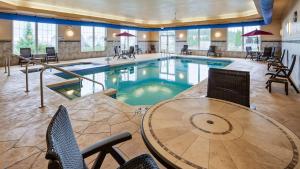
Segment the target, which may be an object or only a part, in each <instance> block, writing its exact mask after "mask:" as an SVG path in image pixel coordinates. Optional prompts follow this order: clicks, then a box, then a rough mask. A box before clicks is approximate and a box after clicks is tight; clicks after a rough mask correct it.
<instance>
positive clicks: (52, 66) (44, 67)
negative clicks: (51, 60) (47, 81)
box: [4, 55, 105, 108]
mask: <svg viewBox="0 0 300 169" xmlns="http://www.w3.org/2000/svg"><path fill="white" fill-rule="evenodd" d="M15 56H16V57H18V58H19V59H23V60H26V61H27V63H26V67H25V74H26V78H25V79H26V90H25V92H29V89H28V88H29V84H28V65H29V64H30V63H34V64H37V65H42V66H43V67H42V69H41V70H40V97H41V106H40V108H43V107H45V105H44V91H43V73H44V71H45V70H46V69H49V68H52V69H55V70H58V71H61V72H63V73H66V74H69V75H71V76H74V77H76V78H78V79H79V81H81V80H82V79H85V80H88V81H90V82H93V83H96V84H99V85H100V86H101V87H102V91H104V90H105V87H104V85H103V84H102V83H100V82H97V81H95V80H92V79H90V78H87V77H84V76H81V75H79V74H77V73H74V72H71V71H68V70H65V69H63V68H61V67H58V66H55V65H49V64H46V63H42V62H38V61H35V60H31V59H28V58H24V57H22V56H19V55H15ZM7 69H8V76H10V57H9V56H8V57H6V58H5V72H4V73H6V72H7Z"/></svg>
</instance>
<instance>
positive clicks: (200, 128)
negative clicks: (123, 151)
mask: <svg viewBox="0 0 300 169" xmlns="http://www.w3.org/2000/svg"><path fill="white" fill-rule="evenodd" d="M266 106H268V105H266ZM142 136H143V139H144V142H145V144H146V146H147V147H148V149H149V150H150V152H151V153H152V154H153V155H154V156H155V157H156V158H157V159H158V160H159V161H160V162H161V163H162V164H164V165H165V166H166V167H167V168H184V169H188V168H198V169H202V168H209V169H234V168H237V169H251V168H256V169H262V168H272V169H273V168H274V169H277V168H282V169H283V168H288V169H291V168H300V165H299V162H298V160H299V155H298V152H299V151H298V149H299V146H300V142H299V138H298V137H297V136H296V135H294V134H293V133H292V132H291V131H290V130H288V129H287V128H286V127H284V126H283V125H281V124H279V123H278V122H276V121H275V120H273V119H271V118H269V117H267V116H265V115H263V114H261V113H259V112H257V111H253V110H251V109H248V108H247V107H243V106H240V105H237V104H234V103H230V102H226V101H221V100H217V99H210V98H180V99H174V100H168V101H165V102H162V103H160V104H158V105H155V106H153V107H152V108H150V109H149V110H148V111H147V112H146V114H145V115H144V118H143V121H142Z"/></svg>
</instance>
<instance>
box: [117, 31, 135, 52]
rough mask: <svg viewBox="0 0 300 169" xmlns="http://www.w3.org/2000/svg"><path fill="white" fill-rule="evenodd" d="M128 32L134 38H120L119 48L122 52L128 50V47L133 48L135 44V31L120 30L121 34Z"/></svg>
mask: <svg viewBox="0 0 300 169" xmlns="http://www.w3.org/2000/svg"><path fill="white" fill-rule="evenodd" d="M123 32H128V33H130V34H132V35H134V36H121V37H120V39H121V48H122V50H123V49H124V50H128V49H129V47H130V46H135V45H136V44H137V38H136V35H137V33H136V31H135V30H127V29H121V33H123Z"/></svg>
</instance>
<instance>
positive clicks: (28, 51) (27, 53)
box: [19, 48, 34, 66]
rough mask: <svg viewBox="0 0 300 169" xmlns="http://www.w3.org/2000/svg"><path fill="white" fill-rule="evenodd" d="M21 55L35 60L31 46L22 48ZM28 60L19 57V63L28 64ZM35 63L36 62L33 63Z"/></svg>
mask: <svg viewBox="0 0 300 169" xmlns="http://www.w3.org/2000/svg"><path fill="white" fill-rule="evenodd" d="M20 56H22V57H23V58H26V59H29V60H33V55H32V54H31V48H20ZM27 62H28V61H27V60H25V59H21V58H19V65H21V66H22V65H23V64H27ZM33 64H34V63H33Z"/></svg>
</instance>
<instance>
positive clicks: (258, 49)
mask: <svg viewBox="0 0 300 169" xmlns="http://www.w3.org/2000/svg"><path fill="white" fill-rule="evenodd" d="M256 44H257V51H259V42H258V36H256Z"/></svg>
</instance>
